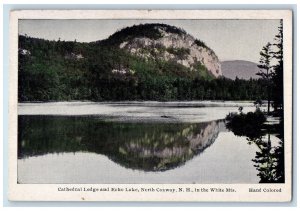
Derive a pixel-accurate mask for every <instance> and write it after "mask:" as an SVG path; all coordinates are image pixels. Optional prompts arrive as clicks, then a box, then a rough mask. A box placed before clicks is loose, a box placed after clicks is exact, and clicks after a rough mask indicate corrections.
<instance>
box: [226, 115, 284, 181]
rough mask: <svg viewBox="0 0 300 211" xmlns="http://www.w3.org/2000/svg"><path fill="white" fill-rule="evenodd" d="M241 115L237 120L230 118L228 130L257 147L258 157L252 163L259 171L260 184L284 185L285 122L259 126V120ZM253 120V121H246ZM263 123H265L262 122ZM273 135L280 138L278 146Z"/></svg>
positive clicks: (227, 125) (227, 124)
mask: <svg viewBox="0 0 300 211" xmlns="http://www.w3.org/2000/svg"><path fill="white" fill-rule="evenodd" d="M250 115H252V117H251V118H248V119H247V118H246V115H244V114H241V115H240V116H236V118H231V117H230V118H228V119H227V120H228V122H227V123H226V128H228V129H229V130H231V131H232V132H233V133H234V134H235V135H237V136H245V137H247V138H246V140H247V142H248V144H250V145H251V144H255V145H256V146H257V149H258V150H257V152H256V156H255V158H254V159H252V161H253V162H254V167H255V168H256V169H257V170H258V176H259V178H260V183H284V181H285V174H284V142H283V120H282V119H281V121H280V123H279V124H258V123H257V122H259V121H258V120H257V119H258V118H253V115H255V113H252V114H250ZM249 119H251V120H252V121H245V120H249ZM261 122H265V120H264V121H261ZM271 134H273V135H276V136H277V137H278V138H279V142H278V143H277V145H276V144H275V142H274V140H271V138H270V137H271V136H270V135H271Z"/></svg>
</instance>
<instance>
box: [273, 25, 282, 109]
mask: <svg viewBox="0 0 300 211" xmlns="http://www.w3.org/2000/svg"><path fill="white" fill-rule="evenodd" d="M274 40H275V43H274V44H273V46H274V47H275V49H274V50H273V51H272V52H271V54H272V57H273V58H274V59H275V60H276V65H275V66H274V67H273V68H274V74H273V77H272V80H273V82H274V93H275V94H274V96H273V101H274V109H275V111H277V110H278V109H280V110H281V111H282V110H283V22H282V20H280V25H279V27H278V34H277V35H276V36H275V39H274Z"/></svg>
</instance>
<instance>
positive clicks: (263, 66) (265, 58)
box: [256, 43, 273, 114]
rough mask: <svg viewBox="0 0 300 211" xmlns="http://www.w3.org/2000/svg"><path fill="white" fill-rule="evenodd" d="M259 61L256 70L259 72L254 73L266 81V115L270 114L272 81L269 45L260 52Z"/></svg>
mask: <svg viewBox="0 0 300 211" xmlns="http://www.w3.org/2000/svg"><path fill="white" fill-rule="evenodd" d="M260 56H261V57H260V61H259V65H257V66H258V68H259V69H260V72H258V73H256V74H257V75H259V76H261V77H262V78H263V79H265V81H266V86H267V93H268V114H269V113H270V101H271V93H270V92H271V90H270V88H271V79H272V74H273V72H272V66H271V59H272V55H271V43H267V45H266V46H264V47H263V48H262V50H261V52H260Z"/></svg>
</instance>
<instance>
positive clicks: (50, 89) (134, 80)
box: [18, 27, 267, 102]
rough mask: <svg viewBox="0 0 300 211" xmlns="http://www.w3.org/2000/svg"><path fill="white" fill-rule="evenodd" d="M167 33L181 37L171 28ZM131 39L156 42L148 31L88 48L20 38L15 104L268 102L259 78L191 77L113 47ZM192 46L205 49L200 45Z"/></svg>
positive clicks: (172, 65) (200, 70)
mask: <svg viewBox="0 0 300 211" xmlns="http://www.w3.org/2000/svg"><path fill="white" fill-rule="evenodd" d="M126 30H127V31H126ZM168 30H171V32H176V33H185V31H183V30H181V29H177V28H172V27H170V28H169V29H168ZM124 31H125V32H124ZM124 33H125V34H126V36H127V37H126V36H125V35H124ZM135 33H143V36H148V37H154V38H155V37H156V36H158V34H157V33H156V32H155V31H151V30H148V31H147V27H145V29H144V30H143V31H142V32H141V31H139V30H135V28H134V27H131V28H128V29H127V28H125V30H121V31H119V32H117V33H115V34H114V35H112V36H111V37H110V38H108V39H107V40H103V41H99V42H92V43H80V42H77V41H76V40H74V41H72V42H71V41H61V40H58V41H49V40H44V39H38V38H32V37H28V36H27V35H24V36H23V35H20V36H19V68H18V69H19V85H18V86H19V87H18V97H19V101H20V102H24V101H70V100H92V101H117V100H159V101H168V100H258V99H267V90H266V88H265V86H264V84H265V82H266V79H264V78H262V79H258V80H257V79H256V80H254V79H250V80H242V79H238V78H236V79H235V80H231V79H227V78H224V77H219V78H215V77H214V76H213V75H212V74H210V73H209V72H208V71H207V70H206V67H205V66H203V65H201V64H197V67H196V69H197V71H191V70H190V69H188V68H187V67H185V66H183V65H181V64H179V63H177V62H176V61H165V60H163V59H161V58H155V59H145V58H141V57H138V56H135V55H133V54H130V53H129V52H128V51H126V50H124V49H120V48H119V47H118V45H119V43H120V37H123V39H125V40H126V39H129V38H130V37H131V36H134V35H135ZM124 36H125V37H124ZM197 45H202V46H206V45H205V44H204V43H203V42H201V41H199V40H197ZM168 51H170V52H173V54H178V55H179V56H182V55H183V56H184V54H185V53H186V52H185V50H184V49H168Z"/></svg>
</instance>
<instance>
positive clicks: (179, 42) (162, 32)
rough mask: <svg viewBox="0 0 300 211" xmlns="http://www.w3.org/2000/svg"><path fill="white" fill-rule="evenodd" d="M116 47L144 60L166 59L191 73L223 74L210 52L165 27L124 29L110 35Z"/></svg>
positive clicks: (192, 38)
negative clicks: (116, 44)
mask: <svg viewBox="0 0 300 211" xmlns="http://www.w3.org/2000/svg"><path fill="white" fill-rule="evenodd" d="M109 40H115V42H117V43H118V45H119V48H121V49H125V50H127V51H128V52H130V53H131V54H132V55H136V56H139V57H142V58H144V59H146V60H157V59H160V60H165V61H172V62H176V63H178V64H181V65H183V66H184V67H186V68H188V69H189V70H191V71H205V70H206V71H208V72H209V73H210V74H211V75H213V76H214V77H219V76H221V75H222V71H221V65H220V61H219V59H218V57H217V55H216V54H215V53H214V51H213V50H212V49H210V48H209V47H208V46H206V45H205V43H204V42H202V41H200V40H198V39H195V38H194V37H193V36H191V35H189V34H187V33H186V32H185V31H184V30H183V29H179V28H177V27H174V26H169V25H166V24H143V25H138V26H132V27H127V28H125V29H122V30H121V31H118V32H116V33H115V34H114V35H112V36H111V37H110V38H109Z"/></svg>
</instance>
